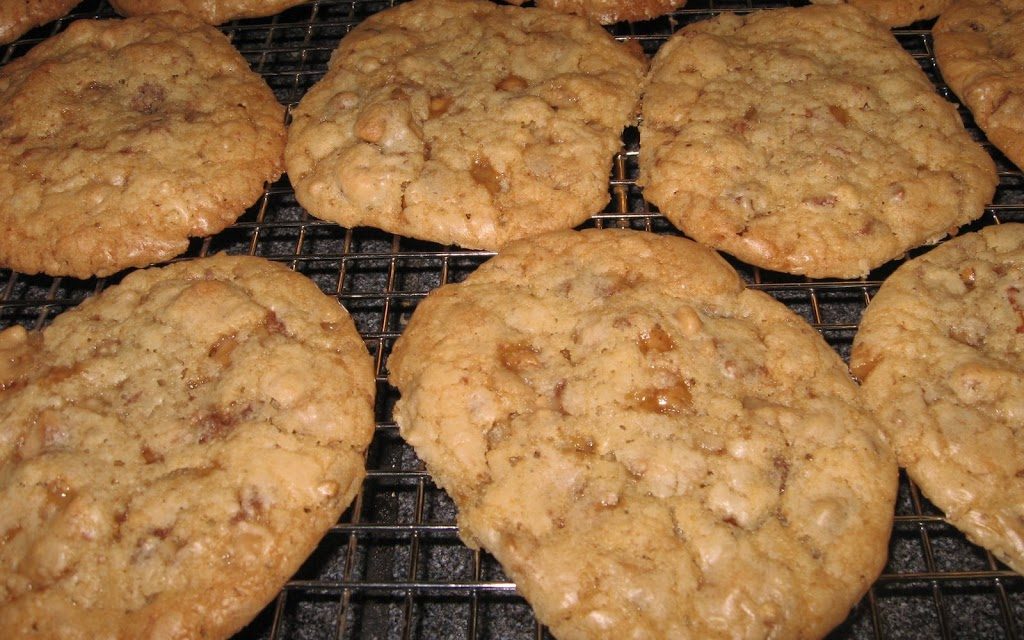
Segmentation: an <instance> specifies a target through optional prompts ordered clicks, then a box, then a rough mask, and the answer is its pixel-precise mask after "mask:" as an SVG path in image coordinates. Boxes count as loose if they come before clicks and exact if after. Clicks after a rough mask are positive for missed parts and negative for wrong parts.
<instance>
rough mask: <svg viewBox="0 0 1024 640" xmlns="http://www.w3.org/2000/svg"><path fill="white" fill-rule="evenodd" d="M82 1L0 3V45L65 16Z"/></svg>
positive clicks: (9, 1) (29, 0) (32, 0)
mask: <svg viewBox="0 0 1024 640" xmlns="http://www.w3.org/2000/svg"><path fill="white" fill-rule="evenodd" d="M81 1H82V0H5V1H4V2H0V44H7V43H8V42H14V41H15V40H17V39H18V38H19V37H21V36H22V35H23V34H24V33H26V32H27V31H29V30H30V29H35V28H36V27H39V26H42V25H44V24H46V23H47V22H52V21H53V20H56V19H57V18H60V17H61V16H66V15H67V14H68V12H69V11H71V9H73V8H74V6H75V5H77V4H78V3H79V2H81Z"/></svg>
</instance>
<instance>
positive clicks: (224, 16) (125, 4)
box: [110, 0, 309, 24]
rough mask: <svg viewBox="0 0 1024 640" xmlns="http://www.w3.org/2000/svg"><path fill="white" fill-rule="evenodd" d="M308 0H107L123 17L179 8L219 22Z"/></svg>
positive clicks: (268, 13) (256, 15)
mask: <svg viewBox="0 0 1024 640" xmlns="http://www.w3.org/2000/svg"><path fill="white" fill-rule="evenodd" d="M308 1H309V0H110V5H111V6H112V7H114V10H115V11H117V12H118V13H120V14H121V15H123V16H142V15H150V14H154V13H164V12H166V11H180V12H181V13H186V14H188V15H190V16H193V17H194V18H196V19H197V20H202V21H203V22H205V23H207V24H221V23H224V22H227V21H229V20H235V19H237V18H259V17H262V16H272V15H274V14H275V13H280V12H282V11H284V10H285V9H288V8H289V7H294V6H295V5H298V4H302V3H304V2H308Z"/></svg>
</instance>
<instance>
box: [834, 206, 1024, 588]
mask: <svg viewBox="0 0 1024 640" xmlns="http://www.w3.org/2000/svg"><path fill="white" fill-rule="evenodd" d="M851 364H852V367H853V370H854V372H855V373H856V374H857V376H858V377H860V379H861V381H862V389H863V391H862V393H863V396H864V398H865V400H866V402H867V405H868V406H869V407H870V408H871V409H872V410H873V411H874V412H875V414H876V415H877V416H878V418H879V420H880V422H881V424H882V427H883V429H884V430H885V432H886V433H887V434H888V437H889V441H890V442H891V443H892V445H893V447H894V449H895V451H896V456H897V459H898V460H899V463H900V464H901V465H902V466H904V467H906V468H907V472H908V473H909V474H910V477H911V479H913V480H914V481H915V482H916V483H917V484H918V485H919V486H920V487H921V490H922V491H923V492H924V494H925V495H926V496H927V497H928V499H930V500H931V501H932V502H934V503H935V505H936V506H937V507H939V508H940V509H942V510H943V511H944V512H945V514H946V519H947V520H949V521H950V522H951V523H952V524H953V525H955V526H956V527H957V528H959V529H960V530H961V531H963V532H964V533H965V534H966V535H967V537H968V538H969V539H971V540H972V541H974V542H975V543H977V544H980V545H981V546H983V547H986V548H987V549H989V550H991V551H992V553H993V554H995V556H996V557H997V558H999V559H1000V560H1002V561H1003V562H1005V563H1007V564H1008V565H1010V567H1012V568H1013V570H1014V571H1017V572H1024V440H1022V434H1024V225H1022V224H1009V223H1008V224H1001V225H997V226H992V227H988V228H985V229H983V230H982V231H981V232H979V233H969V234H965V235H963V236H961V237H959V238H956V239H954V240H950V241H949V242H947V243H945V244H943V245H942V246H940V247H938V248H936V249H933V250H932V251H930V252H928V253H927V254H925V255H924V256H921V257H919V258H917V259H915V260H912V261H910V262H908V263H906V264H904V265H902V266H901V267H900V268H899V269H897V270H896V272H895V273H893V275H892V276H890V277H889V278H888V279H887V280H886V281H885V283H884V284H883V285H882V287H881V289H880V290H879V291H878V294H877V295H876V296H875V297H874V299H873V300H872V301H871V303H870V304H869V305H868V308H867V311H865V313H864V317H863V319H862V321H861V324H860V329H859V330H858V332H857V336H856V339H855V340H854V345H853V353H852V357H851Z"/></svg>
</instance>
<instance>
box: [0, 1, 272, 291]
mask: <svg viewBox="0 0 1024 640" xmlns="http://www.w3.org/2000/svg"><path fill="white" fill-rule="evenodd" d="M284 136H285V130H284V110H283V108H282V107H281V106H280V105H279V104H278V103H277V100H276V99H275V98H274V95H273V93H272V92H271V91H270V88H269V87H268V86H267V85H266V83H265V82H264V81H263V79H262V78H260V77H259V76H258V75H256V74H255V73H253V72H252V71H251V70H250V69H249V66H248V64H247V63H246V61H245V60H244V59H243V58H242V56H241V55H240V54H239V53H238V52H237V51H236V50H235V49H234V48H233V47H232V46H231V44H230V43H229V42H228V40H227V38H225V37H224V35H223V34H221V33H220V32H219V31H217V30H216V29H214V28H213V27H210V26H208V25H204V24H201V23H199V22H196V21H195V20H193V19H192V18H188V17H186V16H184V15H181V14H164V15H161V16H153V17H147V18H129V19H127V20H79V21H77V22H75V23H73V24H72V25H71V26H69V27H68V28H67V29H66V30H65V31H64V32H62V33H60V34H58V35H56V36H54V37H53V38H51V39H49V40H47V41H45V42H43V43H42V44H39V45H38V46H36V47H35V48H34V49H32V50H31V51H29V52H28V53H27V54H26V55H25V56H23V57H21V58H19V59H17V60H15V61H14V62H11V63H10V64H8V65H6V66H4V67H3V68H2V69H0V143H2V144H0V266H4V267H10V268H13V269H15V270H17V271H22V272H25V273H36V272H39V271H42V272H45V273H48V274H50V275H71V276H75V277H79V278H84V277H88V276H91V275H107V274H111V273H114V272H117V271H119V270H121V269H124V268H126V267H133V266H143V265H147V264H151V263H153V262H156V261H159V260H166V259H168V258H170V257H173V256H175V255H177V254H179V253H181V252H182V251H184V250H185V249H186V248H187V247H188V239H189V237H190V236H204V235H209V234H213V233H216V232H218V231H220V230H221V229H223V228H224V227H226V226H227V225H228V224H230V223H231V222H234V220H235V219H236V218H237V217H238V216H239V215H240V214H241V213H242V212H243V211H245V209H246V207H248V206H249V205H251V204H252V203H253V202H255V200H256V199H257V198H258V197H259V196H260V195H261V194H262V193H263V189H264V182H265V181H272V180H275V179H276V178H277V177H278V176H279V175H280V174H281V170H282V165H283V162H282V153H283V149H284Z"/></svg>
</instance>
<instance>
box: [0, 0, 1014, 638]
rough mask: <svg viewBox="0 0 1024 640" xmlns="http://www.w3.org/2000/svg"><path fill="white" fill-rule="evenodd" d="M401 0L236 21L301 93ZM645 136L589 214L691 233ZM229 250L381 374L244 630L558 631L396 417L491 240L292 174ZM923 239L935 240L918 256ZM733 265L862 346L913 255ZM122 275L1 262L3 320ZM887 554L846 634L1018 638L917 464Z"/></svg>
mask: <svg viewBox="0 0 1024 640" xmlns="http://www.w3.org/2000/svg"><path fill="white" fill-rule="evenodd" d="M790 4H793V3H787V2H773V1H771V0H768V1H766V2H750V1H744V2H716V1H709V0H695V1H693V2H691V3H690V4H689V5H688V6H687V7H685V8H683V9H681V10H678V11H676V12H675V13H674V14H673V15H671V16H668V17H664V18H661V19H657V20H653V21H649V22H644V23H638V24H635V25H628V24H620V25H615V26H613V27H609V29H610V31H611V32H612V33H613V34H614V35H615V36H616V37H618V38H620V39H624V40H626V39H629V40H635V41H637V42H638V43H639V44H640V45H641V46H642V47H643V49H644V50H645V51H646V52H647V53H648V54H653V53H654V52H655V51H657V49H658V47H659V46H660V45H661V44H662V43H663V42H664V41H665V40H666V39H667V38H668V37H669V36H670V35H671V34H672V33H673V32H674V31H675V30H677V29H678V28H679V27H681V26H683V25H685V24H687V23H689V22H692V21H695V20H701V19H705V18H707V17H709V16H711V15H713V14H714V13H716V12H720V11H726V10H733V11H749V10H752V9H760V8H777V7H782V6H789V5H790ZM388 6H390V4H389V3H387V2H376V1H370V0H348V1H341V0H315V1H313V2H309V3H306V4H302V5H300V6H297V7H294V8H292V9H289V10H287V11H285V12H283V13H280V14H278V15H276V16H274V17H271V18H264V19H256V20H244V21H236V22H232V23H230V24H227V25H224V26H223V27H222V29H223V31H224V32H225V33H226V34H227V35H228V36H229V37H230V38H231V40H232V42H233V43H234V44H235V46H236V47H237V48H238V49H239V50H240V51H241V52H242V54H243V55H244V56H245V57H246V58H247V59H248V61H249V62H250V64H251V65H252V67H253V69H254V70H256V71H257V72H258V73H260V74H262V75H263V77H264V78H265V79H266V80H267V83H268V84H269V85H270V86H271V88H272V89H273V90H274V92H275V94H276V95H277V98H278V100H280V101H281V102H282V103H283V104H285V105H287V106H289V107H294V106H295V105H296V104H297V103H298V101H299V99H300V98H301V97H302V95H303V94H304V93H305V92H306V90H308V89H309V87H310V86H312V84H313V83H314V82H316V81H317V80H318V79H320V77H322V75H323V74H324V72H325V70H326V65H327V61H328V59H329V57H330V54H331V52H332V51H333V50H334V48H335V47H336V46H337V44H338V41H339V39H340V38H341V37H343V36H344V35H345V34H346V33H347V32H348V31H349V30H351V29H352V28H353V27H354V26H355V25H357V24H358V23H359V22H360V21H361V20H363V19H364V18H365V17H366V16H368V15H370V14H372V13H374V12H377V11H380V10H382V9H385V8H387V7H388ZM113 15H114V14H113V11H112V10H111V8H110V7H109V5H108V4H107V3H106V2H105V1H102V2H100V1H96V0H86V1H85V2H83V3H81V4H80V5H79V6H78V7H77V8H76V9H75V10H74V11H73V13H72V14H71V15H70V16H69V17H68V18H65V19H62V20H58V21H56V22H54V23H51V24H49V25H46V26H44V27H41V28H39V29H36V30H34V31H32V32H30V33H29V34H27V35H26V36H25V37H23V38H21V39H20V40H18V41H17V42H15V43H13V44H11V45H9V46H6V47H3V48H0V63H6V62H8V61H10V60H12V59H14V58H16V57H19V56H21V55H23V54H24V53H25V52H26V51H27V50H28V49H30V48H31V47H32V46H33V45H35V44H36V43H38V42H39V41H41V40H42V39H43V38H45V37H47V36H49V35H52V34H54V33H56V32H58V31H60V30H62V29H63V28H64V27H65V26H66V25H67V24H68V22H70V21H71V20H75V19H88V18H105V17H112V16H113ZM929 26H930V25H929V23H920V24H918V25H914V26H913V28H909V29H900V30H896V31H895V34H896V37H897V39H898V40H899V42H900V43H901V44H902V45H903V47H904V48H905V49H906V50H907V51H908V52H910V54H911V55H912V56H913V57H914V58H915V59H916V60H917V61H918V62H919V63H920V65H921V67H922V69H924V71H925V73H926V74H927V75H928V76H929V77H930V78H931V79H932V80H933V82H934V83H935V85H936V89H937V90H938V91H939V92H940V93H941V94H942V95H944V96H946V97H947V98H949V99H950V100H953V101H955V97H954V96H953V95H952V93H951V92H950V91H949V90H948V88H947V87H946V86H945V84H944V83H943V81H942V79H941V77H940V75H939V73H938V70H937V68H936V66H935V61H934V58H933V56H932V47H931V44H932V43H931V36H930V32H929ZM960 112H961V115H962V116H963V118H964V121H965V123H966V124H967V126H968V129H969V130H970V131H971V133H972V135H974V136H975V137H976V138H977V139H979V140H984V136H983V135H982V134H981V133H980V132H979V131H978V129H977V127H976V126H975V125H974V123H973V120H972V119H971V116H970V113H969V112H968V111H967V110H966V109H964V108H963V107H960ZM986 148H987V149H989V151H990V152H991V153H992V155H993V157H994V158H995V159H996V162H997V165H998V166H999V176H1000V185H999V188H998V191H997V193H996V196H995V197H994V199H993V202H992V204H991V205H990V206H989V207H988V208H987V210H986V213H985V216H984V217H983V218H982V219H981V220H980V221H978V222H977V223H975V224H974V225H971V229H977V228H980V227H983V226H986V225H990V224H995V223H998V222H1004V221H1021V222H1024V175H1022V173H1021V172H1020V171H1019V170H1018V169H1016V168H1014V167H1013V166H1012V165H1011V164H1010V163H1009V162H1007V161H1006V160H1005V158H1003V157H1002V156H1001V155H1000V154H999V152H998V151H996V150H994V149H992V147H991V146H989V145H987V143H986ZM639 151H640V149H639V142H638V135H637V131H636V129H635V128H629V129H627V130H626V131H625V133H624V134H623V146H622V150H621V152H620V153H619V154H618V155H617V157H616V158H615V161H614V164H613V172H612V182H611V187H610V188H611V201H610V203H609V205H608V206H607V207H606V209H605V210H604V211H603V212H602V213H600V214H597V215H595V216H593V218H592V219H591V220H590V221H589V222H588V223H587V224H586V225H585V226H616V227H628V228H635V229H643V230H647V231H650V232H653V233H677V232H676V231H674V230H673V229H672V227H671V226H670V225H669V224H668V223H667V222H666V221H665V220H664V219H663V218H662V217H661V216H660V215H659V214H658V213H657V212H656V211H655V210H654V209H653V208H652V207H651V206H650V205H648V204H647V203H646V202H645V201H644V200H643V194H642V192H641V190H640V189H639V188H637V186H636V177H637V156H638V154H639ZM219 251H228V252H230V253H236V254H238V253H245V254H252V255H260V256H264V257H266V258H270V259H272V260H276V261H280V262H283V263H286V264H288V265H289V266H291V267H292V268H294V269H295V270H297V271H299V272H301V273H303V274H305V275H307V276H309V277H310V278H312V279H313V280H314V281H315V282H316V283H317V284H318V285H319V286H320V288H321V289H322V290H323V291H324V292H325V293H328V294H330V295H333V296H336V297H337V298H338V299H339V300H340V301H341V302H342V303H343V304H344V305H345V306H346V307H347V308H348V309H349V311H350V312H351V314H352V316H353V317H354V318H355V321H356V324H357V326H358V328H359V330H360V332H361V334H362V336H363V338H364V339H365V340H366V344H367V346H368V347H369V349H370V351H371V353H372V354H374V356H375V360H376V375H377V388H378V404H377V427H376V434H375V437H374V440H373V442H372V444H371V446H370V449H369V453H368V460H367V466H368V472H369V473H368V477H367V479H366V481H365V483H364V484H363V487H362V490H361V492H360V493H359V496H358V498H357V499H356V501H355V503H354V504H353V506H352V507H351V508H350V509H349V510H348V511H347V512H346V514H345V515H344V516H343V517H342V519H341V521H340V522H339V523H338V524H337V525H335V526H334V527H332V528H331V530H330V532H329V533H328V534H327V535H326V537H325V538H324V539H323V541H322V542H321V543H320V545H319V546H318V547H317V549H316V551H315V552H314V553H313V555H312V556H311V557H310V558H309V560H308V561H307V562H306V563H305V564H304V565H303V567H302V568H301V569H300V570H299V572H298V573H297V574H296V575H295V576H294V577H293V578H292V579H291V580H290V581H289V582H288V583H287V585H286V586H285V588H284V589H283V590H282V591H281V593H280V594H279V595H278V596H277V598H276V599H275V600H274V601H273V602H272V603H271V604H270V605H269V606H268V607H267V608H266V609H265V610H264V611H263V612H262V613H261V614H260V615H259V616H258V617H257V618H256V619H255V620H254V621H253V622H252V624H250V625H249V626H248V627H247V628H246V629H244V630H243V631H242V632H240V633H239V635H238V638H240V639H264V638H273V639H284V638H289V639H290V638H295V639H303V640H304V639H307V638H308V639H313V638H317V639H319V638H323V639H329V638H344V639H348V638H352V639H356V638H359V639H369V638H373V639H383V638H402V639H405V638H410V639H411V638H417V639H430V640H434V639H438V640H441V639H449V638H451V639H467V640H484V639H502V640H513V639H518V638H523V639H526V638H548V637H550V635H549V634H548V633H547V632H546V631H545V630H544V629H543V627H541V626H540V625H538V624H537V622H536V620H535V619H534V618H533V616H532V614H531V611H530V608H529V606H528V605H527V604H526V603H525V602H524V601H523V600H522V599H521V598H520V597H518V596H517V595H516V593H515V585H514V584H513V583H511V582H510V581H509V579H508V578H507V577H506V576H505V575H504V574H503V573H502V571H501V568H500V567H499V566H498V565H497V563H496V562H495V561H494V560H493V559H492V558H491V557H490V556H489V555H487V554H486V553H481V552H476V551H473V550H471V549H468V548H466V547H465V546H464V545H462V544H461V542H460V541H459V539H458V536H457V532H456V527H455V510H454V507H453V505H452V503H451V502H450V500H449V499H448V498H447V496H446V495H445V494H444V493H443V492H442V491H440V490H439V489H437V488H436V487H435V486H434V485H433V484H432V483H431V481H430V478H429V477H428V476H427V475H426V473H425V472H424V470H423V466H422V464H421V463H420V462H419V460H418V459H417V458H416V456H415V454H414V453H413V451H412V450H411V449H410V448H409V447H408V446H407V445H405V444H404V443H403V441H402V440H401V438H400V437H399V435H398V432H397V429H396V428H395V425H394V423H393V422H392V418H391V415H392V414H391V412H392V407H393V404H394V401H395V399H396V396H397V393H396V392H395V390H394V389H392V388H390V387H389V386H388V385H387V383H386V377H387V371H386V364H387V354H388V353H389V352H390V350H391V347H392V345H393V344H394V341H395V339H396V338H397V337H398V336H399V335H400V333H401V331H402V327H403V326H404V325H405V323H406V321H407V320H408V318H409V315H410V314H411V312H412V311H413V309H414V308H415V306H416V304H417V302H418V301H419V300H421V299H422V298H423V297H424V296H425V295H426V294H427V293H428V292H429V291H430V290H431V289H433V288H435V287H437V286H439V285H441V284H443V283H446V282H455V281H459V280H461V279H463V278H465V277H466V276H467V275H468V274H469V273H471V272H472V271H473V270H474V269H475V268H476V267H477V266H478V265H480V264H481V263H482V262H483V261H484V260H486V259H487V258H488V257H489V254H487V253H482V252H475V251H462V250H457V249H453V248H451V247H441V246H438V245H434V244H430V243H425V242H419V241H415V240H410V239H406V238H402V237H399V236H395V235H391V234H387V233H384V232H381V231H376V230H373V229H355V230H352V229H344V228H341V227H339V226H337V225H334V224H330V223H326V222H322V221H319V220H316V219H314V218H312V217H310V216H309V215H308V214H307V213H306V212H305V211H304V210H303V209H302V208H301V207H300V206H299V205H298V204H297V203H296V201H295V197H294V194H293V192H292V189H291V186H290V184H289V183H288V181H287V178H282V180H280V181H279V182H278V183H276V184H274V185H271V186H270V187H269V189H268V190H267V192H266V193H265V195H264V196H263V197H262V198H261V199H260V200H259V202H257V203H256V204H255V205H254V206H253V207H251V208H250V209H249V211H248V212H247V213H246V214H245V215H244V216H243V217H242V218H241V219H239V221H238V222H237V223H236V224H234V225H232V226H231V227H229V228H228V229H226V230H225V231H223V232H221V233H219V234H217V235H216V236H214V237H212V238H207V239H204V240H196V241H194V242H193V243H192V244H191V246H190V248H189V251H188V252H187V253H186V254H185V255H184V256H183V258H182V259H189V258H194V257H197V256H203V255H208V254H212V253H215V252H219ZM917 253H920V250H919V251H917V252H912V254H911V255H916V254H917ZM733 264H734V266H736V267H737V269H738V270H739V271H740V273H741V274H742V275H743V277H744V278H745V279H746V280H747V282H748V283H749V284H750V286H752V287H755V288H758V289H761V290H763V291H766V292H767V293H769V294H770V295H772V296H774V297H775V298H777V299H778V300H780V301H782V302H783V303H785V304H786V305H788V306H789V307H790V308H791V309H793V310H794V311H796V312H797V313H799V314H800V315H802V316H803V317H804V318H805V319H806V320H807V321H808V322H810V323H811V324H812V325H813V326H814V327H815V328H817V329H818V330H819V331H820V332H821V333H822V335H824V337H825V338H826V340H827V341H828V342H829V344H830V345H832V347H833V348H834V349H835V350H836V351H837V352H839V353H840V354H841V355H842V356H843V357H844V358H847V357H848V356H849V350H850V345H851V343H852V340H853V336H854V334H855V332H856V329H857V322H858V319H859V318H860V315H861V312H862V311H863V310H864V308H865V306H866V305H867V303H868V301H869V300H870V298H871V296H872V295H873V294H874V293H875V292H876V291H877V289H878V286H879V284H880V283H881V281H882V280H883V279H884V278H885V276H887V275H888V274H889V273H891V272H892V270H893V269H894V268H895V267H896V266H898V261H897V262H896V263H892V264H889V265H885V266H883V267H881V268H879V269H877V270H876V271H875V272H873V273H871V274H870V275H869V277H868V278H866V279H863V280H856V281H836V280H819V281H810V280H807V279H804V278H798V277H793V276H787V275H783V274H777V273H771V272H766V271H761V270H760V269H757V268H754V267H750V266H748V265H744V264H742V263H739V262H736V261H733ZM117 280H118V277H117V276H115V277H112V278H105V279H97V280H85V281H81V280H74V279H69V278H50V277H45V276H25V275H22V274H18V273H12V272H10V271H4V270H0V327H5V326H9V325H12V324H15V323H18V324H22V325H24V326H26V327H29V328H40V327H42V326H44V325H46V324H47V323H48V322H49V321H50V320H51V319H52V318H53V317H54V316H55V315H57V314H59V313H60V312H62V311H64V310H65V309H68V308H70V307H73V306H75V305H76V304H78V303H79V302H80V301H81V300H82V299H84V298H85V297H87V296H90V295H93V294H94V293H96V292H98V291H100V290H101V289H103V288H104V287H106V286H108V285H110V284H112V283H114V282H116V281H117ZM889 553H890V559H889V562H888V565H887V566H886V568H885V571H884V573H883V575H882V576H881V577H880V578H879V580H878V581H877V583H876V584H875V585H874V586H873V587H872V589H871V591H870V592H869V593H868V594H867V596H865V598H864V599H863V600H862V601H861V602H860V603H859V604H858V605H857V606H856V607H855V608H854V609H853V611H852V612H851V614H850V616H849V618H848V619H847V621H846V622H845V623H844V624H842V625H841V626H840V627H839V628H837V629H836V630H835V631H833V633H832V634H831V635H830V636H829V637H830V638H844V639H845V638H857V639H860V638H865V639H866V638H871V639H876V638H878V639H880V638H891V639H897V638H900V639H902V638H1018V637H1020V636H1021V634H1022V632H1024V578H1022V577H1021V576H1019V575H1017V574H1015V573H1013V572H1011V571H1009V570H1007V569H1006V568H1005V567H1003V566H1002V565H1000V564H999V563H997V562H996V561H995V560H993V558H992V557H991V555H990V554H988V553H986V552H985V551H983V550H981V549H979V548H978V547H976V546H974V545H972V544H970V543H969V542H967V541H966V540H965V539H964V537H963V536H962V535H961V534H959V533H958V532H957V531H956V530H955V529H953V528H952V527H951V526H949V525H948V524H946V522H945V521H944V520H943V518H942V516H941V513H940V512H939V511H938V510H937V509H935V508H934V507H933V506H932V505H931V504H930V503H928V501H927V500H925V499H924V498H923V497H922V496H921V494H920V493H919V492H918V490H917V488H916V487H915V486H914V485H913V484H912V483H910V482H909V481H908V480H907V479H906V477H905V476H901V481H900V491H899V497H898V502H897V506H896V521H895V526H894V530H893V536H892V541H891V543H890V549H889Z"/></svg>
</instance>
